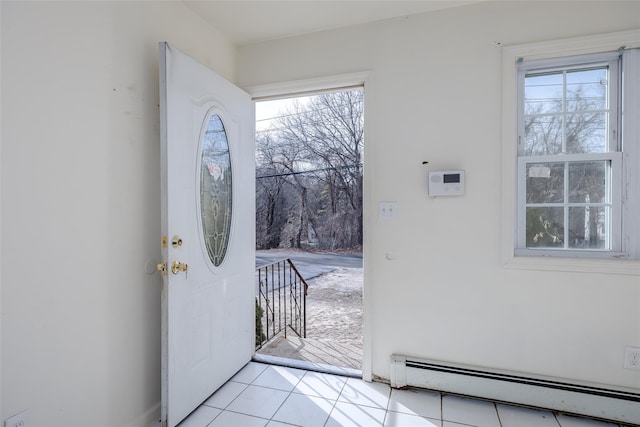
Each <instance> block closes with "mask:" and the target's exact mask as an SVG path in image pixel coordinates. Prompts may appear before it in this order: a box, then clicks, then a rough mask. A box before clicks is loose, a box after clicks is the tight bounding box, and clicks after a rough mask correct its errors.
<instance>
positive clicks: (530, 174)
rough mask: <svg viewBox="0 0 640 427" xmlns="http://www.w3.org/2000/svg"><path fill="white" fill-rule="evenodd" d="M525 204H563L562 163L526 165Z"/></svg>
mask: <svg viewBox="0 0 640 427" xmlns="http://www.w3.org/2000/svg"><path fill="white" fill-rule="evenodd" d="M526 188H527V203H562V202H564V163H530V164H528V165H527V178H526Z"/></svg>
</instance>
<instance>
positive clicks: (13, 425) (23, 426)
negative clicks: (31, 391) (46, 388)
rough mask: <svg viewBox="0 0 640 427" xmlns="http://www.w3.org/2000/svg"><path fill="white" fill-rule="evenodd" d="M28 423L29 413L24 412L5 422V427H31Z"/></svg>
mask: <svg viewBox="0 0 640 427" xmlns="http://www.w3.org/2000/svg"><path fill="white" fill-rule="evenodd" d="M28 423H29V414H27V411H22V412H20V413H19V414H16V415H14V416H13V417H9V418H7V419H6V420H4V427H29V425H28Z"/></svg>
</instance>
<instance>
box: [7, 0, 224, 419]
mask: <svg viewBox="0 0 640 427" xmlns="http://www.w3.org/2000/svg"><path fill="white" fill-rule="evenodd" d="M1 8H2V13H1V15H2V33H1V37H2V145H1V150H2V156H1V158H2V165H1V173H2V175H1V182H2V212H1V218H2V225H1V226H2V228H1V230H2V248H1V251H2V252H1V253H2V259H1V265H2V276H1V284H2V289H1V290H2V293H1V301H2V333H1V337H2V342H1V348H2V357H1V361H2V365H1V373H2V389H1V393H2V405H1V406H2V407H1V417H0V422H2V420H3V419H4V418H6V417H8V416H11V415H13V414H15V413H17V412H19V411H21V410H24V409H28V410H29V421H30V423H29V425H30V426H31V427H37V426H47V427H53V426H65V427H69V426H83V427H86V426H129V425H130V426H148V425H149V423H150V422H151V421H152V420H153V419H157V417H159V400H160V286H161V280H160V277H159V275H158V274H147V272H145V264H146V263H149V266H150V267H153V266H154V265H155V262H158V261H159V259H160V185H159V182H158V181H159V178H160V170H159V163H160V147H159V140H160V135H159V112H158V62H157V61H158V53H157V52H158V42H159V41H163V40H167V41H169V42H170V43H172V44H173V45H174V46H175V47H178V48H180V49H182V50H184V51H186V52H187V53H189V54H191V55H192V56H194V57H196V58H197V59H199V60H200V61H201V62H203V63H205V64H207V65H208V66H210V67H211V68H213V69H214V70H216V71H217V72H218V73H219V74H221V75H223V76H225V77H227V78H229V79H233V78H234V75H235V49H234V48H233V46H232V45H231V43H230V42H229V41H228V40H226V39H225V38H224V37H223V36H222V35H221V34H219V33H218V32H216V31H215V30H214V29H212V28H211V27H210V26H208V25H207V24H205V23H204V21H202V20H201V19H200V18H198V17H197V16H195V15H194V14H193V13H192V12H191V11H189V10H188V9H186V8H185V7H184V6H182V4H181V3H179V2H113V1H109V2H42V3H34V2H7V1H2V2H1Z"/></svg>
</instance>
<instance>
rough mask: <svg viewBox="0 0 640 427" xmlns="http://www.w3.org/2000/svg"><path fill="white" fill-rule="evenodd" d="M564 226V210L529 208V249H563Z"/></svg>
mask: <svg viewBox="0 0 640 427" xmlns="http://www.w3.org/2000/svg"><path fill="white" fill-rule="evenodd" d="M563 224H564V208H549V207H530V208H527V225H526V227H527V247H528V248H536V247H537V248H562V247H563V246H564V243H563V239H564V225H563Z"/></svg>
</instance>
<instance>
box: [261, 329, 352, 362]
mask: <svg viewBox="0 0 640 427" xmlns="http://www.w3.org/2000/svg"><path fill="white" fill-rule="evenodd" d="M257 354H259V355H266V356H275V357H280V358H286V359H293V360H302V361H306V362H310V363H313V364H320V365H329V366H334V367H337V368H348V369H355V370H362V343H353V342H337V341H335V340H330V339H320V338H300V337H298V336H297V335H295V334H294V333H288V334H287V338H285V337H284V334H280V335H278V336H276V337H275V338H273V339H272V340H271V341H269V342H268V343H267V344H266V345H265V346H263V347H262V348H261V349H260V350H258V351H257Z"/></svg>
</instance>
